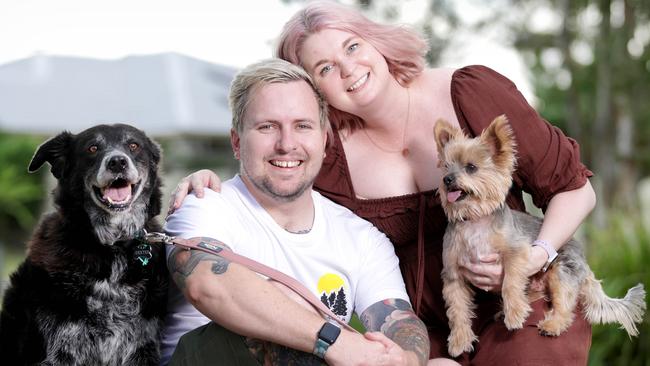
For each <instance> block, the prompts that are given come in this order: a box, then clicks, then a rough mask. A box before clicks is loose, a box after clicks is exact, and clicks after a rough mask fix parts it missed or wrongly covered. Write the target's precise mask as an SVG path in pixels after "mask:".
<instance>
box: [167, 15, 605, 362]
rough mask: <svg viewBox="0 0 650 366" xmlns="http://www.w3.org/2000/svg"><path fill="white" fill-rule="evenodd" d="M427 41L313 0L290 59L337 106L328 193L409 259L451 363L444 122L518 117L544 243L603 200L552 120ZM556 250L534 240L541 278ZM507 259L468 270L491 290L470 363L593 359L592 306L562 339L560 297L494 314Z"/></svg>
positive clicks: (294, 29) (514, 197)
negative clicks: (555, 328)
mask: <svg viewBox="0 0 650 366" xmlns="http://www.w3.org/2000/svg"><path fill="white" fill-rule="evenodd" d="M425 51H426V46H425V42H424V41H423V40H422V39H421V38H420V37H419V36H418V35H417V34H416V33H415V32H413V31H411V30H408V29H406V28H403V27H395V26H388V25H382V24H377V23H375V22H372V21H370V20H368V19H366V18H365V17H364V16H363V15H361V14H360V13H359V12H357V11H355V10H353V9H350V8H347V7H345V6H342V5H339V4H336V3H331V2H318V3H310V4H308V5H307V6H306V7H305V8H304V9H303V10H301V11H299V12H298V13H297V14H295V15H294V16H293V17H292V18H291V19H290V20H289V21H288V22H287V24H286V25H285V28H284V30H283V32H282V35H281V37H280V42H279V45H278V49H277V54H278V57H280V58H283V59H285V60H288V61H290V62H292V63H295V64H299V65H301V66H303V67H304V68H305V69H306V70H307V72H309V74H311V75H312V76H313V77H314V79H315V81H316V83H317V84H318V86H319V88H320V89H321V90H322V92H323V94H324V95H325V97H326V99H327V101H328V103H329V104H330V120H331V122H332V124H333V130H334V131H333V132H334V134H333V138H332V139H331V141H330V144H329V147H328V150H327V157H326V159H325V162H324V165H323V168H322V169H321V172H320V175H319V177H318V179H317V181H316V184H315V187H316V189H318V190H319V191H320V192H321V193H323V194H324V195H325V196H327V197H329V198H330V199H332V200H334V201H336V202H337V203H340V204H342V205H345V206H346V207H348V208H350V209H351V210H352V211H354V212H355V213H356V214H357V215H359V216H361V217H363V218H365V219H367V220H369V221H371V222H372V223H373V224H375V225H376V226H377V227H378V228H379V229H381V230H382V231H383V232H384V233H386V235H388V237H389V238H390V239H391V241H392V242H393V244H394V246H395V250H396V253H397V255H398V256H399V258H400V266H401V269H402V274H403V275H404V280H405V282H406V284H407V290H408V292H409V296H410V297H411V301H412V303H413V306H414V308H415V310H416V312H417V313H418V314H419V316H420V317H421V318H422V320H423V321H424V322H425V323H426V324H427V326H428V329H429V336H430V340H431V357H445V356H447V352H446V339H447V335H448V332H449V328H448V325H447V318H446V315H445V305H444V301H443V300H442V296H441V289H442V281H441V278H440V271H441V269H442V261H441V254H442V236H443V233H444V230H445V226H446V219H445V216H444V213H443V211H442V209H441V206H440V201H439V197H438V196H437V194H436V192H435V189H436V187H437V186H438V184H439V182H440V180H441V179H442V176H441V170H440V169H439V168H438V167H437V153H436V148H435V143H434V140H433V126H434V124H435V121H437V120H438V119H439V118H443V119H446V120H447V121H449V122H451V123H452V124H454V125H456V126H460V127H461V128H462V129H463V130H464V131H465V132H466V133H468V134H469V135H472V136H474V135H477V134H479V133H480V132H481V131H482V130H483V129H484V128H485V127H486V126H487V125H488V124H489V123H490V122H491V121H492V120H493V119H494V117H496V116H498V115H501V114H505V115H507V117H508V119H509V120H510V122H511V125H512V128H513V130H514V132H515V137H516V140H517V142H518V169H517V171H516V172H515V175H514V182H515V184H514V185H513V187H512V189H511V194H510V196H509V198H508V204H509V205H510V206H511V207H513V208H515V209H519V210H524V209H525V207H524V203H523V200H522V192H523V191H526V192H529V193H530V194H531V195H532V197H533V200H534V202H535V204H536V205H537V206H538V207H541V208H542V209H544V210H545V218H544V224H543V226H542V229H541V232H540V234H539V239H540V240H543V241H545V242H547V243H549V244H550V245H551V246H552V247H554V248H555V249H559V248H560V247H561V246H562V245H563V243H565V242H566V241H567V240H568V239H569V238H570V237H571V236H572V235H573V233H574V232H575V230H576V229H577V227H578V226H579V225H580V223H581V222H582V220H583V219H584V218H585V217H586V216H587V214H588V213H589V212H590V211H591V210H592V208H593V206H594V205H595V196H594V192H593V189H592V188H591V185H590V183H589V181H588V179H587V178H588V177H590V176H591V175H592V173H591V172H590V171H589V170H588V169H587V168H586V167H585V166H584V165H582V164H581V163H580V156H579V147H578V145H577V143H576V142H575V141H573V140H572V139H570V138H567V137H566V136H564V135H563V134H562V132H561V131H560V130H559V129H557V128H555V127H553V126H551V125H550V124H548V123H547V122H546V121H544V120H543V119H542V118H541V117H540V116H539V115H538V114H537V113H536V112H535V111H534V110H533V109H532V107H530V106H529V105H528V103H527V102H526V101H525V99H524V98H523V96H522V95H521V94H520V93H519V92H518V91H517V89H516V87H515V86H514V84H512V82H510V81H509V80H508V79H506V78H505V77H503V76H502V75H500V74H498V73H496V72H495V71H493V70H490V69H488V68H486V67H481V66H469V67H465V68H461V69H458V70H450V69H428V68H424V64H425V62H424V57H423V54H424V53H425ZM218 184H219V183H218V178H216V176H214V175H211V174H209V173H208V172H206V171H202V172H198V173H195V174H194V175H193V176H190V177H187V178H186V179H184V180H183V181H182V182H181V183H180V184H179V186H178V188H177V192H179V193H177V194H176V196H175V197H174V198H172V199H173V200H174V204H173V205H171V206H170V207H171V208H172V209H173V208H175V207H178V206H179V205H180V202H181V201H182V198H183V197H184V196H185V192H187V190H188V189H191V188H193V189H195V190H196V191H197V193H200V192H199V191H200V190H201V189H202V187H203V186H204V185H208V186H211V187H218ZM551 253H552V252H547V251H546V250H545V249H544V248H542V247H541V246H532V247H531V257H530V258H531V259H530V263H529V270H528V273H529V275H531V276H532V275H534V274H536V273H538V272H539V271H540V269H541V268H542V267H543V266H544V264H545V263H546V261H547V259H548V258H549V256H550V255H551ZM501 276H502V267H501V265H500V264H499V261H498V257H497V256H496V255H495V254H489V255H485V256H483V257H481V258H476V261H475V262H472V263H467V264H466V271H465V277H466V278H467V279H468V280H469V281H470V282H471V283H472V284H473V285H474V286H475V287H477V288H478V289H482V290H485V291H484V292H480V291H479V293H478V294H477V296H476V301H477V302H478V303H479V304H480V306H479V308H478V310H477V319H476V321H475V323H474V329H475V332H476V334H477V335H478V336H479V342H478V343H477V344H476V346H475V350H474V352H473V353H471V354H467V353H466V354H463V355H462V356H460V357H459V358H458V359H457V360H458V361H459V362H460V363H462V364H469V363H472V364H476V365H490V364H496V363H499V364H504V365H510V364H513V365H514V364H545V365H546V364H554V365H565V364H567V365H568V364H571V365H573V364H586V363H587V356H588V351H589V346H590V342H591V328H590V326H589V325H588V324H587V323H586V321H585V320H584V319H583V317H582V316H581V315H580V314H577V315H578V316H577V317H576V320H575V322H574V324H573V325H572V326H571V328H570V329H569V330H568V331H567V333H565V334H563V335H561V336H560V337H542V336H540V335H538V331H537V328H536V324H537V322H538V321H539V320H541V319H543V317H544V311H545V310H547V309H548V304H547V303H546V302H545V301H544V300H543V299H541V300H538V301H536V302H535V303H534V304H533V308H534V313H533V314H531V316H530V317H529V319H528V320H527V322H526V323H525V326H524V328H523V329H521V330H517V331H508V330H507V329H506V328H505V326H504V325H503V321H502V320H495V319H494V314H495V313H496V311H497V310H496V309H497V308H498V305H499V302H498V296H497V295H496V294H493V293H491V291H498V289H499V286H500V284H501Z"/></svg>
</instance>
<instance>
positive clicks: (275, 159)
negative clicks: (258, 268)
mask: <svg viewBox="0 0 650 366" xmlns="http://www.w3.org/2000/svg"><path fill="white" fill-rule="evenodd" d="M230 107H231V110H232V114H233V128H232V130H231V143H232V148H233V151H234V153H235V158H237V159H238V160H240V173H239V175H238V176H236V177H235V178H233V179H231V180H230V181H227V182H224V183H223V185H222V187H221V193H215V192H213V191H206V192H205V198H204V199H197V198H196V197H193V196H190V197H188V198H187V199H186V200H185V203H184V204H183V206H181V208H180V209H178V210H177V211H176V212H175V213H174V214H173V215H172V216H170V217H169V219H168V223H167V226H166V229H167V231H168V232H169V233H171V234H172V235H176V236H181V237H186V238H190V237H198V236H203V237H211V238H214V239H216V240H218V241H220V242H221V243H223V245H224V246H228V247H229V248H230V249H232V250H233V251H234V252H236V253H238V254H241V255H244V256H247V257H249V258H252V259H255V260H257V261H259V262H262V263H264V264H266V265H269V266H271V267H273V268H275V269H278V270H280V271H282V272H284V273H286V274H288V275H290V276H292V277H294V278H296V279H297V280H299V281H300V282H301V283H303V284H304V285H305V286H306V287H307V288H308V289H310V290H311V291H313V293H314V294H315V295H316V296H317V297H319V298H320V299H321V301H323V302H324V303H325V304H326V305H328V306H329V307H330V309H332V311H333V312H334V313H335V314H337V315H338V316H340V317H341V318H342V319H344V320H345V321H349V320H350V317H351V315H352V312H353V311H355V312H357V314H359V315H360V318H361V320H362V322H363V323H364V325H365V327H366V328H367V329H368V330H369V332H368V333H366V335H365V336H364V335H360V334H357V333H354V332H351V331H348V330H345V329H340V328H338V327H337V326H335V325H333V324H332V323H330V322H327V321H325V320H324V319H323V318H322V317H321V316H320V315H318V314H316V312H315V311H313V310H311V309H309V308H308V307H307V306H305V304H300V301H296V299H295V296H294V295H295V294H292V293H291V291H289V290H287V289H286V288H284V287H283V286H281V285H278V284H277V283H273V282H272V281H269V280H266V279H264V278H262V277H261V276H259V275H258V274H256V273H254V272H252V271H250V270H248V269H247V268H245V267H243V266H241V265H239V264H237V263H230V262H229V261H228V260H226V259H224V258H222V257H219V256H217V255H210V254H207V253H204V252H199V251H186V250H183V249H179V248H175V249H173V250H171V252H170V253H169V259H168V266H169V269H170V271H171V273H172V277H173V279H174V282H175V284H176V285H177V287H178V288H175V290H176V293H175V294H172V296H171V299H170V314H169V316H168V318H167V322H166V323H167V324H166V327H165V331H164V335H163V362H165V360H166V359H168V358H169V356H170V354H171V352H172V351H173V349H174V348H175V347H176V343H177V342H178V339H179V337H180V336H181V335H183V334H184V333H186V332H188V331H190V330H191V329H194V328H196V327H199V326H203V325H204V324H206V323H208V324H207V325H205V326H203V327H200V328H198V329H197V330H195V331H193V332H191V333H189V334H188V335H186V336H184V337H183V338H182V339H181V342H180V343H179V345H178V347H176V348H177V349H176V352H175V354H174V356H173V358H172V360H171V364H187V365H190V364H204V363H206V362H207V361H208V360H212V361H216V362H218V363H219V364H235V363H236V364H257V361H261V362H263V363H265V362H269V361H270V363H272V364H318V363H322V362H323V361H324V362H327V363H328V364H330V365H354V364H360V363H365V364H386V365H397V364H410V365H416V364H424V363H426V359H427V357H428V354H429V342H428V340H427V332H426V328H425V326H424V324H423V323H422V322H421V321H420V320H419V319H418V318H417V317H416V316H415V314H414V313H413V311H412V309H411V306H410V304H409V303H408V297H407V295H406V291H405V288H404V282H403V280H402V278H401V274H400V271H399V266H398V260H397V257H396V256H395V254H394V251H393V247H392V245H391V243H390V242H389V241H388V239H387V238H386V236H385V235H383V234H382V233H381V232H379V231H378V230H377V229H376V228H374V227H373V226H372V225H371V224H369V223H368V222H366V221H364V220H362V219H360V218H358V217H357V216H355V215H354V214H353V213H352V212H350V211H349V210H348V209H346V208H344V207H342V206H339V205H337V204H334V203H333V202H331V201H329V200H328V199H326V198H324V197H322V196H321V195H320V194H319V193H317V192H315V191H313V190H312V184H313V181H314V179H315V178H316V175H317V174H318V171H319V170H320V167H321V164H322V161H323V158H324V155H325V153H324V151H325V144H326V141H327V135H328V131H329V122H328V119H327V106H326V103H325V102H324V100H323V98H322V96H321V95H320V93H319V92H318V91H317V89H316V87H315V86H314V83H313V81H312V80H311V78H310V77H309V75H308V74H307V73H306V72H305V71H304V70H302V69H301V68H300V67H297V66H294V65H292V64H290V63H288V62H285V61H281V60H275V59H273V60H266V61H262V62H260V63H257V64H254V65H251V66H249V67H247V68H245V69H244V70H242V71H241V72H240V73H239V74H238V75H237V76H236V77H235V79H234V81H233V83H232V86H231V91H230ZM179 289H180V292H182V294H184V295H185V296H184V297H183V296H182V295H181V294H180V292H179ZM172 291H174V290H172ZM185 299H188V300H189V303H188V301H186V300H185ZM190 304H191V305H190ZM210 320H212V321H213V322H214V323H209V322H210ZM339 332H340V333H339ZM330 344H331V345H330ZM242 350H243V351H242ZM312 353H313V354H314V355H312Z"/></svg>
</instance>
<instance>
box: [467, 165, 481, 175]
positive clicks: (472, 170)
mask: <svg viewBox="0 0 650 366" xmlns="http://www.w3.org/2000/svg"><path fill="white" fill-rule="evenodd" d="M477 170H478V168H477V167H476V165H474V164H472V163H469V164H467V165H465V171H466V172H467V173H469V174H472V173H476V171H477Z"/></svg>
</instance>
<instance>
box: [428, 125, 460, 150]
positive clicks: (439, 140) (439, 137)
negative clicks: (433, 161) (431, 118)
mask: <svg viewBox="0 0 650 366" xmlns="http://www.w3.org/2000/svg"><path fill="white" fill-rule="evenodd" d="M459 133H462V131H461V130H459V129H458V128H456V127H454V126H452V125H451V124H450V123H449V122H447V121H446V120H444V119H439V120H437V121H436V124H435V125H434V126H433V136H434V138H435V140H436V146H437V147H438V156H442V152H443V150H444V149H445V145H447V143H448V142H449V141H450V140H452V139H454V138H456V136H457V135H458V134H459Z"/></svg>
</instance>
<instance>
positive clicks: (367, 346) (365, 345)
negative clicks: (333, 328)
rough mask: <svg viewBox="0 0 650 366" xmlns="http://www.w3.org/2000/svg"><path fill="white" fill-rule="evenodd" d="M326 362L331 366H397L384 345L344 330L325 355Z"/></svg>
mask: <svg viewBox="0 0 650 366" xmlns="http://www.w3.org/2000/svg"><path fill="white" fill-rule="evenodd" d="M325 361H326V362H327V364H328V365H330V366H338V365H341V366H348V365H352V366H371V365H372V366H374V365H379V366H383V365H386V366H389V365H395V363H393V362H391V361H392V358H391V354H390V353H389V350H388V349H387V348H386V346H385V345H384V344H383V343H381V342H378V341H373V340H370V339H367V338H366V337H364V336H363V335H361V334H358V333H354V332H351V331H348V330H344V329H342V330H341V335H339V338H338V339H337V340H336V342H334V344H332V345H331V346H330V347H329V349H328V350H327V353H325Z"/></svg>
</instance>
